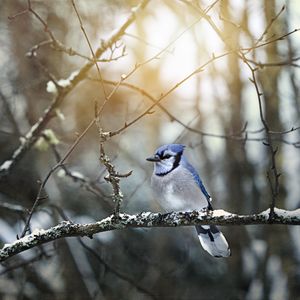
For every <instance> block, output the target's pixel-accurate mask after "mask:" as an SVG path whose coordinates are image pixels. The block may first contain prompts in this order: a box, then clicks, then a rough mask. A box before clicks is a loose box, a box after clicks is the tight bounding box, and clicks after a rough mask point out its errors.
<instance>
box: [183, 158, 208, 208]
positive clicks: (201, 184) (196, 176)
mask: <svg viewBox="0 0 300 300" xmlns="http://www.w3.org/2000/svg"><path fill="white" fill-rule="evenodd" d="M181 165H182V166H183V167H184V168H186V169H188V170H189V171H190V172H191V174H192V175H193V177H194V180H195V181H196V183H197V185H198V186H199V188H200V189H201V191H202V193H203V194H204V196H205V197H206V199H207V202H208V204H209V209H212V207H211V204H210V199H211V197H210V195H209V193H208V192H207V190H206V188H205V186H204V185H203V182H202V180H201V179H200V176H199V174H198V173H197V171H196V170H195V168H194V167H193V166H192V165H191V164H190V163H189V162H188V161H187V159H186V158H185V157H184V156H182V158H181Z"/></svg>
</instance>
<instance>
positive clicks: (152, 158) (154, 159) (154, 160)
mask: <svg viewBox="0 0 300 300" xmlns="http://www.w3.org/2000/svg"><path fill="white" fill-rule="evenodd" d="M146 160H148V161H152V162H157V161H160V157H159V156H158V155H154V156H150V157H148V158H146Z"/></svg>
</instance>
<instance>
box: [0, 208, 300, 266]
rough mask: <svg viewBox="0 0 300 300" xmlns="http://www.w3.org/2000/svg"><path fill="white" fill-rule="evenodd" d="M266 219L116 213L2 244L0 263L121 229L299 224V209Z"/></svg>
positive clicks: (199, 213)
mask: <svg viewBox="0 0 300 300" xmlns="http://www.w3.org/2000/svg"><path fill="white" fill-rule="evenodd" d="M269 217H270V211H269V209H268V210H266V211H263V212H261V213H259V214H252V215H238V214H233V213H229V212H226V211H224V210H214V211H208V212H203V211H192V212H172V213H166V214H161V213H152V212H143V213H139V214H137V215H129V214H124V213H120V214H119V216H118V218H115V216H114V215H111V216H109V217H107V218H105V219H102V220H100V221H98V222H95V223H89V224H76V223H71V222H66V221H64V222H62V223H60V224H59V225H57V226H54V227H51V228H49V229H47V230H44V229H36V230H34V231H33V232H32V233H31V234H29V235H26V236H25V237H23V238H21V239H19V240H16V241H15V242H13V243H11V244H5V245H4V247H3V248H2V249H1V250H0V262H1V261H5V260H6V259H8V258H10V257H12V256H14V255H16V254H18V253H21V252H23V251H25V250H28V249H31V248H34V247H36V246H38V245H42V244H45V243H48V242H51V241H54V240H57V239H60V238H65V237H74V236H87V237H92V236H93V234H96V233H99V232H104V231H110V230H116V229H125V228H142V227H144V228H145V227H146V228H152V227H178V226H192V225H203V224H210V225H213V224H214V225H254V224H282V225H300V209H296V210H293V211H288V210H283V209H278V208H275V209H274V216H273V217H272V219H270V218H269Z"/></svg>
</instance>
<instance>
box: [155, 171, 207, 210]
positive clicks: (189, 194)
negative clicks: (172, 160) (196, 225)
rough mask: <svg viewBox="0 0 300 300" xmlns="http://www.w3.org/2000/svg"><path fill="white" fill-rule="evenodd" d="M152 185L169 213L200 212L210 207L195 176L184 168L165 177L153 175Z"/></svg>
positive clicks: (158, 198) (161, 203)
mask: <svg viewBox="0 0 300 300" xmlns="http://www.w3.org/2000/svg"><path fill="white" fill-rule="evenodd" d="M151 185H152V187H153V190H154V191H155V194H156V196H157V200H158V201H159V203H160V205H161V206H162V207H163V208H164V209H165V210H166V211H168V212H170V211H192V210H200V209H202V208H204V207H207V205H208V202H207V199H206V197H205V196H204V194H203V193H202V191H201V189H200V188H199V186H198V185H197V183H196V182H195V180H194V178H193V176H192V175H191V174H190V172H189V171H188V170H186V169H185V168H183V167H182V166H179V167H177V168H176V169H174V170H173V171H172V172H170V173H169V174H167V175H165V176H157V175H155V174H153V175H152V179H151Z"/></svg>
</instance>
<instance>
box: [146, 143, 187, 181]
mask: <svg viewBox="0 0 300 300" xmlns="http://www.w3.org/2000/svg"><path fill="white" fill-rule="evenodd" d="M184 147H185V146H184V145H182V144H168V145H163V146H161V147H159V148H158V149H157V150H156V151H155V153H154V155H153V156H151V157H148V158H147V160H148V161H151V162H154V172H155V174H156V175H159V176H164V175H166V174H168V173H170V172H171V171H173V170H174V169H176V168H177V167H178V166H179V164H180V161H181V157H182V153H183V150H184Z"/></svg>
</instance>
